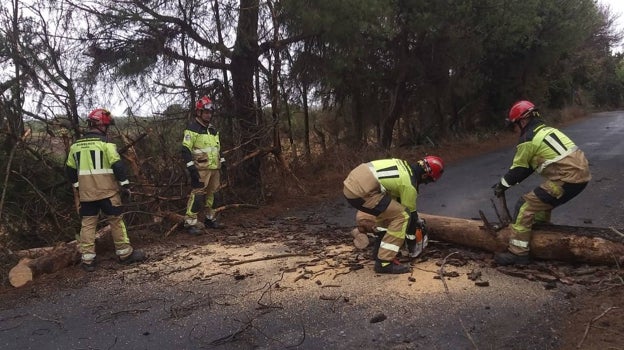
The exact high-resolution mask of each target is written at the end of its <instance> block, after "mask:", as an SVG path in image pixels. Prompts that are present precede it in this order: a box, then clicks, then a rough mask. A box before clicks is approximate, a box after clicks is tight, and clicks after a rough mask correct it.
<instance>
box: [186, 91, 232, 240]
mask: <svg viewBox="0 0 624 350" xmlns="http://www.w3.org/2000/svg"><path fill="white" fill-rule="evenodd" d="M213 110H214V105H213V104H212V101H211V100H210V98H208V97H207V96H204V97H202V98H200V99H199V100H198V101H197V103H196V104H195V117H194V118H192V120H191V121H190V122H189V124H188V126H187V128H186V130H184V140H183V141H182V159H183V160H184V164H185V166H186V169H187V170H188V172H189V175H190V177H191V187H192V190H191V194H190V196H189V199H188V204H187V207H186V216H185V219H184V227H186V228H187V232H188V233H189V234H192V235H198V234H201V233H202V231H203V229H204V227H209V228H216V229H221V228H223V227H224V226H223V225H221V224H220V223H219V222H218V221H217V220H216V218H215V215H214V209H213V208H212V206H213V204H214V194H215V192H216V191H217V190H218V189H219V185H220V169H221V165H222V162H223V161H224V159H223V158H221V142H220V140H219V132H218V131H217V130H216V129H215V128H214V126H213V125H212V124H211V123H210V121H211V120H212V112H213Z"/></svg>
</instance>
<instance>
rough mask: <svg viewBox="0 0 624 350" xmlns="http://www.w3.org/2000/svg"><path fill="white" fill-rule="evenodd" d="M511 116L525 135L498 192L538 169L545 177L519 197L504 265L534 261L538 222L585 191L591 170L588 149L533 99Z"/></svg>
mask: <svg viewBox="0 0 624 350" xmlns="http://www.w3.org/2000/svg"><path fill="white" fill-rule="evenodd" d="M508 121H509V122H511V123H513V124H514V127H517V128H518V129H519V130H520V139H519V141H518V145H517V146H516V148H517V150H516V154H515V156H514V159H513V163H512V165H511V167H510V169H509V171H507V173H506V174H505V175H504V176H503V177H502V178H501V179H500V181H499V182H498V183H496V184H495V185H494V186H493V188H494V194H495V195H496V196H497V197H500V196H502V195H503V194H504V192H505V191H506V190H507V189H508V188H509V187H511V186H513V185H515V184H517V183H519V182H521V181H523V180H524V179H526V178H527V177H528V176H529V175H531V174H532V173H533V172H534V171H537V173H539V174H540V175H541V176H542V177H544V178H545V181H544V182H543V183H542V184H541V185H540V186H538V187H536V188H535V189H533V191H531V192H529V193H527V194H525V195H524V196H522V197H521V198H520V199H519V200H518V203H517V204H516V208H515V222H514V223H513V224H512V225H511V228H512V234H511V236H510V238H509V246H508V251H507V252H504V253H498V254H496V255H495V257H494V260H495V262H496V263H497V264H498V265H512V264H517V265H524V264H527V263H529V262H530V256H529V250H530V248H529V243H530V241H531V227H532V226H533V223H535V222H549V221H550V214H551V211H552V209H553V208H556V207H558V206H560V205H562V204H564V203H566V202H567V201H569V200H570V199H572V198H574V197H575V196H576V195H578V194H579V193H581V191H583V189H585V187H586V186H587V183H588V182H589V180H590V179H591V174H590V172H589V164H588V162H587V159H586V158H585V154H584V153H583V151H581V150H580V149H579V148H578V147H577V146H576V145H575V144H574V142H573V141H572V140H571V139H570V138H569V137H568V136H566V135H565V134H564V133H562V132H561V131H559V130H558V129H556V128H553V127H549V126H546V125H545V124H544V121H543V120H542V118H541V116H540V114H539V113H538V111H537V109H536V108H535V105H534V104H533V103H531V102H529V101H519V102H516V103H515V104H514V105H513V106H512V107H511V110H510V111H509V118H508Z"/></svg>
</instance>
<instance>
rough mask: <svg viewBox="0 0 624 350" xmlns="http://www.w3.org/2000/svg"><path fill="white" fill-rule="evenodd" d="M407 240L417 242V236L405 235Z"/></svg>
mask: <svg viewBox="0 0 624 350" xmlns="http://www.w3.org/2000/svg"><path fill="white" fill-rule="evenodd" d="M405 239H409V240H412V241H414V240H416V235H408V234H405Z"/></svg>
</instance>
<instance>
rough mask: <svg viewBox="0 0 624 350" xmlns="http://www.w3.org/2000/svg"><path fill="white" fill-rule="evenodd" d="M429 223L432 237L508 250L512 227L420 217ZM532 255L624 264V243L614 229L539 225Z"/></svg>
mask: <svg viewBox="0 0 624 350" xmlns="http://www.w3.org/2000/svg"><path fill="white" fill-rule="evenodd" d="M419 215H420V217H422V218H424V219H425V220H426V221H427V227H428V229H429V237H430V238H431V239H436V240H441V241H446V242H450V243H454V244H459V245H463V246H467V247H472V248H478V249H483V250H487V251H490V252H500V251H504V250H506V249H507V242H508V241H509V236H510V234H511V228H509V227H505V228H503V229H501V230H499V231H496V232H494V233H493V232H490V231H488V230H487V229H486V228H485V226H484V224H483V222H481V221H477V220H468V219H458V218H452V217H446V216H436V215H428V214H419ZM530 247H531V255H532V256H533V257H535V258H538V259H545V260H559V261H566V262H582V263H589V264H597V265H616V264H622V263H624V243H623V242H622V237H619V236H617V235H616V234H615V232H613V231H612V230H610V229H606V228H592V227H577V226H559V225H535V226H534V227H533V235H532V238H531V243H530Z"/></svg>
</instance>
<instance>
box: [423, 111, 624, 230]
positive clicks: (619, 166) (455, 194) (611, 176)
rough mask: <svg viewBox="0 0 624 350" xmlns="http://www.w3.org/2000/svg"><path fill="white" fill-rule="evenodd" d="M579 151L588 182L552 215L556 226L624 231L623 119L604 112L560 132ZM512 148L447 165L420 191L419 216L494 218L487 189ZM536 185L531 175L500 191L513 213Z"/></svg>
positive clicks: (505, 166)
mask: <svg viewBox="0 0 624 350" xmlns="http://www.w3.org/2000/svg"><path fill="white" fill-rule="evenodd" d="M562 130H563V131H564V132H565V133H566V134H567V135H568V136H569V137H570V138H572V140H574V142H575V143H576V144H577V146H579V147H580V148H581V149H582V150H583V152H585V155H586V157H587V159H588V160H589V163H590V169H591V172H592V181H591V182H590V183H589V184H588V185H587V187H586V188H585V190H584V191H583V192H582V193H581V194H579V195H578V196H577V197H576V198H574V199H572V200H571V201H570V202H568V203H567V204H565V205H563V206H561V207H560V208H557V209H555V210H554V211H553V217H552V221H553V223H554V224H559V225H573V226H592V227H609V226H614V227H624V215H622V213H623V212H624V197H623V196H622V193H624V183H623V182H622V181H621V179H622V176H623V175H624V114H623V113H622V112H605V113H599V114H595V115H593V117H592V118H588V119H585V120H583V121H581V122H578V123H575V124H573V125H571V126H569V127H566V128H563V129H562ZM514 152H515V149H514V148H510V149H507V150H502V151H497V152H492V153H488V154H485V155H481V156H478V157H474V158H472V159H467V160H464V161H462V162H461V163H457V164H452V165H451V166H448V167H447V168H446V169H445V170H444V175H443V177H442V179H441V180H440V181H439V182H437V183H435V184H430V185H427V186H423V187H422V188H421V194H420V195H419V197H418V198H419V203H418V208H419V210H420V211H422V212H425V213H429V214H435V215H442V216H452V217H460V218H467V219H470V218H477V219H478V218H479V212H478V209H481V210H483V212H484V213H485V214H486V217H488V218H492V219H494V218H496V214H495V212H494V210H493V208H492V204H491V199H492V198H494V197H493V192H492V189H491V187H492V185H494V184H495V183H496V182H497V181H498V180H499V179H500V178H501V176H503V175H504V174H505V173H506V171H507V169H509V166H510V165H511V161H512V159H513V156H514ZM540 182H541V177H539V176H538V175H537V174H533V175H531V176H530V177H529V178H527V179H526V180H525V181H523V182H522V183H520V184H518V185H516V186H513V187H512V188H510V189H509V190H508V191H507V192H506V197H507V201H508V203H507V205H508V207H509V210H511V211H513V208H514V207H515V203H516V201H517V199H518V198H519V197H520V196H521V195H523V194H524V193H527V192H529V191H531V190H532V189H533V188H535V187H536V186H538V185H539V184H540Z"/></svg>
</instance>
